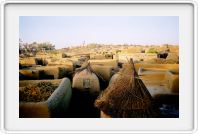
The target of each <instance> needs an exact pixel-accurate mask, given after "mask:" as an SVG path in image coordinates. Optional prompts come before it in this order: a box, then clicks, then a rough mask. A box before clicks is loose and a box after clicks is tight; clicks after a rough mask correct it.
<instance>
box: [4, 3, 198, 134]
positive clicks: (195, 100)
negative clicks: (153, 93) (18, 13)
mask: <svg viewBox="0 0 198 134" xmlns="http://www.w3.org/2000/svg"><path fill="white" fill-rule="evenodd" d="M17 3H19V4H48V3H50V4H56V3H57V4H61V3H64V4H69V3H72V4H83V3H87V4H89V3H91V4H98V3H101V4H103V3H104V4H109V3H110V4H111V3H112V4H113V3H120V4H122V3H124V4H127V3H129V4H133V3H138V4H142V3H143V4H180V3H184V4H192V5H193V8H194V11H193V13H194V14H193V19H194V31H193V35H194V41H193V44H194V46H193V48H194V54H193V55H194V59H193V60H194V64H193V69H194V70H193V71H194V76H193V78H194V82H193V84H194V104H193V109H194V123H193V125H194V126H193V129H192V130H191V131H158V130H157V131H128V130H127V131H104V130H102V131H93V130H91V131H76V130H74V131H71V130H69V131H67V130H64V131H62V130H61V131H10V130H6V128H5V111H4V108H5V103H6V102H5V92H4V90H5V80H4V78H5V73H4V71H5V68H6V67H5V65H4V63H5V58H6V57H5V53H4V50H5V47H4V44H5V40H4V39H5V34H4V33H5V29H4V26H5V24H4V19H5V14H4V11H5V6H6V5H7V4H17ZM197 23H198V22H197V3H196V2H195V1H193V0H187V1H130V0H129V1H4V2H2V3H1V83H0V85H1V123H0V124H1V131H2V132H3V133H7V132H8V133H9V132H10V133H35V132H38V133H197V118H198V116H197V112H198V111H197V101H198V99H197V93H198V92H197V90H196V89H197V88H198V87H197V74H198V72H197V67H198V66H197V56H198V54H197V52H198V51H197V49H198V47H197V44H198V43H197V28H198V27H197Z"/></svg>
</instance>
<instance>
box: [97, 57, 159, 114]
mask: <svg viewBox="0 0 198 134" xmlns="http://www.w3.org/2000/svg"><path fill="white" fill-rule="evenodd" d="M95 106H96V107H98V108H99V109H100V110H102V111H103V112H104V113H106V114H108V115H110V116H111V117H118V118H122V117H125V118H130V117H131V118H139V117H145V118H146V117H156V116H157V115H156V112H155V110H154V109H153V104H152V97H151V95H150V93H149V92H148V90H147V88H146V86H145V85H144V83H143V82H142V80H141V79H140V78H139V77H138V74H137V72H136V70H135V67H134V64H133V60H131V61H130V63H128V64H125V65H124V66H123V68H122V69H121V70H120V71H119V77H117V78H116V79H115V80H114V81H113V82H112V84H110V85H109V86H108V87H107V89H105V90H104V92H102V93H101V95H100V96H99V97H98V98H97V100H96V101H95Z"/></svg>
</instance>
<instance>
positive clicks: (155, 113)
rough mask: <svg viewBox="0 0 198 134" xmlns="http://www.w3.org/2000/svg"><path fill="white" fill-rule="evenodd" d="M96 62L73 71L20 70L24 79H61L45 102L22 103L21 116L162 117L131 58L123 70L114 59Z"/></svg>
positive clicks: (57, 68)
mask: <svg viewBox="0 0 198 134" xmlns="http://www.w3.org/2000/svg"><path fill="white" fill-rule="evenodd" d="M95 63H97V61H94V62H90V61H84V62H83V64H82V65H81V67H79V68H76V69H75V71H74V72H73V73H71V70H70V69H71V67H69V66H68V65H60V66H48V68H47V69H43V66H40V67H30V68H27V69H20V72H19V73H20V79H21V80H24V79H46V78H52V79H62V81H61V83H60V84H59V86H58V88H57V89H56V90H55V91H54V92H53V93H52V95H51V96H50V97H49V98H48V99H47V100H46V101H43V102H20V105H19V117H20V118H50V117H52V118H58V117H62V118H75V117H84V118H87V117H110V118H111V117H112V118H157V117H161V115H160V111H159V107H158V105H157V103H156V101H154V99H153V98H152V96H151V94H150V93H149V91H148V89H147V87H146V86H145V84H144V83H143V81H142V80H141V79H140V78H139V76H138V74H137V72H136V69H135V66H134V63H133V60H132V59H131V60H130V61H129V62H128V63H125V64H123V65H122V67H121V68H120V69H117V68H118V64H117V62H115V61H113V60H106V62H103V63H101V62H100V63H101V64H98V63H97V64H95ZM45 68H46V67H45ZM68 70H69V72H68ZM50 76H52V77H50ZM65 76H67V78H66V77H65Z"/></svg>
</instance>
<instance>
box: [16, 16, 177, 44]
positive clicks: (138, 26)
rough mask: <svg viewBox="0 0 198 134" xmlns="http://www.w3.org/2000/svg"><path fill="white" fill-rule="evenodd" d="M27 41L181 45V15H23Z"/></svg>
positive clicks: (21, 28)
mask: <svg viewBox="0 0 198 134" xmlns="http://www.w3.org/2000/svg"><path fill="white" fill-rule="evenodd" d="M19 36H20V37H19V38H20V39H22V41H23V42H24V43H32V42H51V43H52V44H54V45H55V47H56V48H64V47H68V46H74V45H82V44H83V42H85V44H89V43H102V44H124V43H126V44H137V45H151V44H152V45H159V44H179V17H178V16H20V17H19Z"/></svg>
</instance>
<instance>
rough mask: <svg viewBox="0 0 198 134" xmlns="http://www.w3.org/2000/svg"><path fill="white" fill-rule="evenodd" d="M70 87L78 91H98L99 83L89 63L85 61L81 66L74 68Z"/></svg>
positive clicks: (94, 92)
mask: <svg viewBox="0 0 198 134" xmlns="http://www.w3.org/2000/svg"><path fill="white" fill-rule="evenodd" d="M72 88H75V89H78V90H80V91H89V92H90V93H91V94H94V95H95V94H98V93H99V92H100V83H99V79H98V77H97V76H96V74H95V73H94V72H93V70H92V68H91V66H90V64H89V63H87V62H85V63H84V64H83V65H82V66H81V68H79V69H76V72H75V75H74V77H73V83H72Z"/></svg>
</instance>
